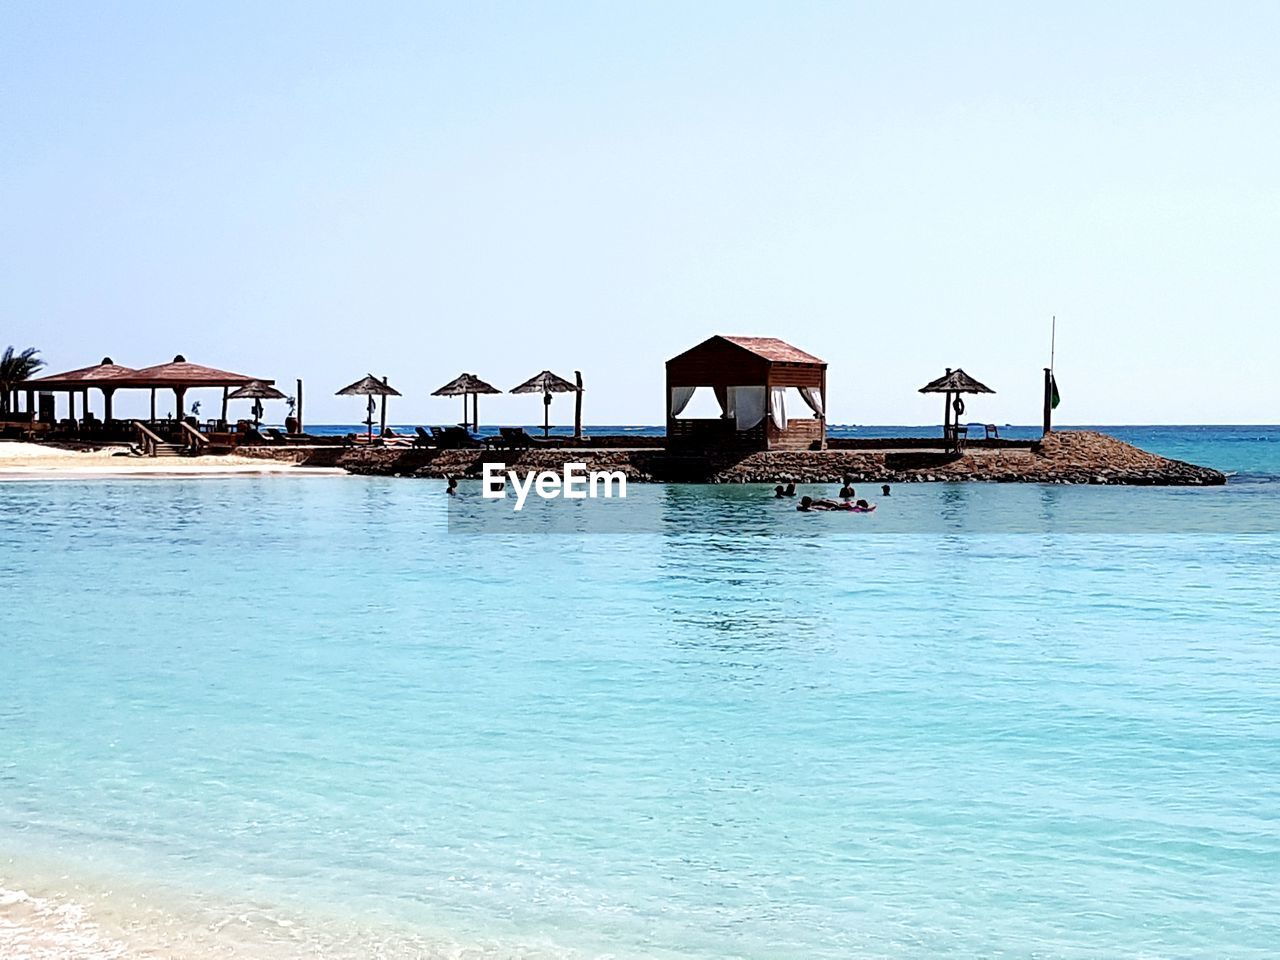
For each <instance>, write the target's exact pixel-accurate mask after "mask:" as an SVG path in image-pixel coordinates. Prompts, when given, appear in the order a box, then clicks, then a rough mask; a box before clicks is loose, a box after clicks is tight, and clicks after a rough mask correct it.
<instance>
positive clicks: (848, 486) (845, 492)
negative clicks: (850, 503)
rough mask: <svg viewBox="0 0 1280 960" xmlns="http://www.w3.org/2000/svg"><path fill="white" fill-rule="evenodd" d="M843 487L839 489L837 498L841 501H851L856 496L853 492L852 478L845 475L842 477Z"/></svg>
mask: <svg viewBox="0 0 1280 960" xmlns="http://www.w3.org/2000/svg"><path fill="white" fill-rule="evenodd" d="M843 480H844V486H843V487H841V488H840V493H839V496H840V498H841V499H842V500H852V499H853V498H854V497H855V496H857V494H855V493H854V492H853V477H851V476H849V474H847V473H846V474H845V475H844V477H843Z"/></svg>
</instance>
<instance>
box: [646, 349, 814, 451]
mask: <svg viewBox="0 0 1280 960" xmlns="http://www.w3.org/2000/svg"><path fill="white" fill-rule="evenodd" d="M698 387H710V388H711V389H712V391H714V393H715V396H716V400H717V401H718V402H719V404H720V411H721V415H720V417H719V418H717V419H714V420H692V419H684V420H679V419H677V417H679V415H680V413H681V411H682V410H684V408H685V407H686V406H687V405H688V403H689V400H690V398H691V397H692V396H693V393H694V391H695V390H696V389H697V388H698ZM787 388H794V389H796V390H798V391H799V393H800V396H801V398H802V399H803V401H804V404H805V405H806V406H807V408H808V413H809V414H811V415H810V416H805V417H802V418H797V419H790V418H788V416H787V413H786V409H785V405H784V396H785V391H786V390H787ZM826 395H827V364H826V361H825V360H820V359H818V358H817V357H815V356H814V355H813V354H811V353H806V352H805V351H804V350H801V349H800V348H799V347H795V346H792V345H791V344H789V343H787V342H786V341H785V340H779V339H778V338H777V337H728V336H715V337H711V338H709V339H707V340H704V341H703V342H702V343H700V344H698V345H697V346H696V347H693V348H691V349H689V350H686V351H685V352H684V353H681V354H679V355H677V356H675V357H672V358H671V359H670V360H668V361H667V397H666V404H665V406H666V411H667V443H668V445H669V446H672V447H693V448H714V447H735V448H739V449H754V450H808V449H822V448H824V447H825V446H826V436H827V420H826V406H825V405H826Z"/></svg>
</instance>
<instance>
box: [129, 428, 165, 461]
mask: <svg viewBox="0 0 1280 960" xmlns="http://www.w3.org/2000/svg"><path fill="white" fill-rule="evenodd" d="M133 430H134V432H135V433H136V434H137V435H138V442H139V444H140V445H141V447H142V452H143V454H144V455H145V456H148V457H154V456H155V455H156V447H157V446H159V445H160V444H162V443H164V441H163V440H161V439H160V438H159V437H158V436H157V435H156V434H154V433H152V432H151V431H150V430H149V429H148V428H147V426H146V425H145V424H144V423H143V422H142V421H141V420H135V421H133Z"/></svg>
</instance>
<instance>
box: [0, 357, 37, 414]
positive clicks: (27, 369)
mask: <svg viewBox="0 0 1280 960" xmlns="http://www.w3.org/2000/svg"><path fill="white" fill-rule="evenodd" d="M39 352H40V351H39V350H37V349H36V348H35V347H27V349H25V350H23V351H22V352H21V353H17V354H15V353H14V352H13V347H5V349H4V353H3V354H0V413H8V412H9V400H10V397H11V395H12V394H13V391H14V390H16V389H18V384H20V383H22V382H24V381H26V380H30V379H31V378H32V376H34V375H35V374H36V372H38V371H39V370H40V368H41V367H43V366H44V361H43V360H41V359H40V358H39V357H37V356H36V354H37V353H39Z"/></svg>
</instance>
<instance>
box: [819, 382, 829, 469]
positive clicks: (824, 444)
mask: <svg viewBox="0 0 1280 960" xmlns="http://www.w3.org/2000/svg"><path fill="white" fill-rule="evenodd" d="M819 390H820V396H821V398H822V413H820V414H819V415H818V421H819V422H820V424H821V425H822V438H821V441H820V446H819V449H820V450H825V449H827V407H829V406H830V405H831V401H830V400H828V399H827V368H826V367H823V368H822V386H821V387H820V388H819Z"/></svg>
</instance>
